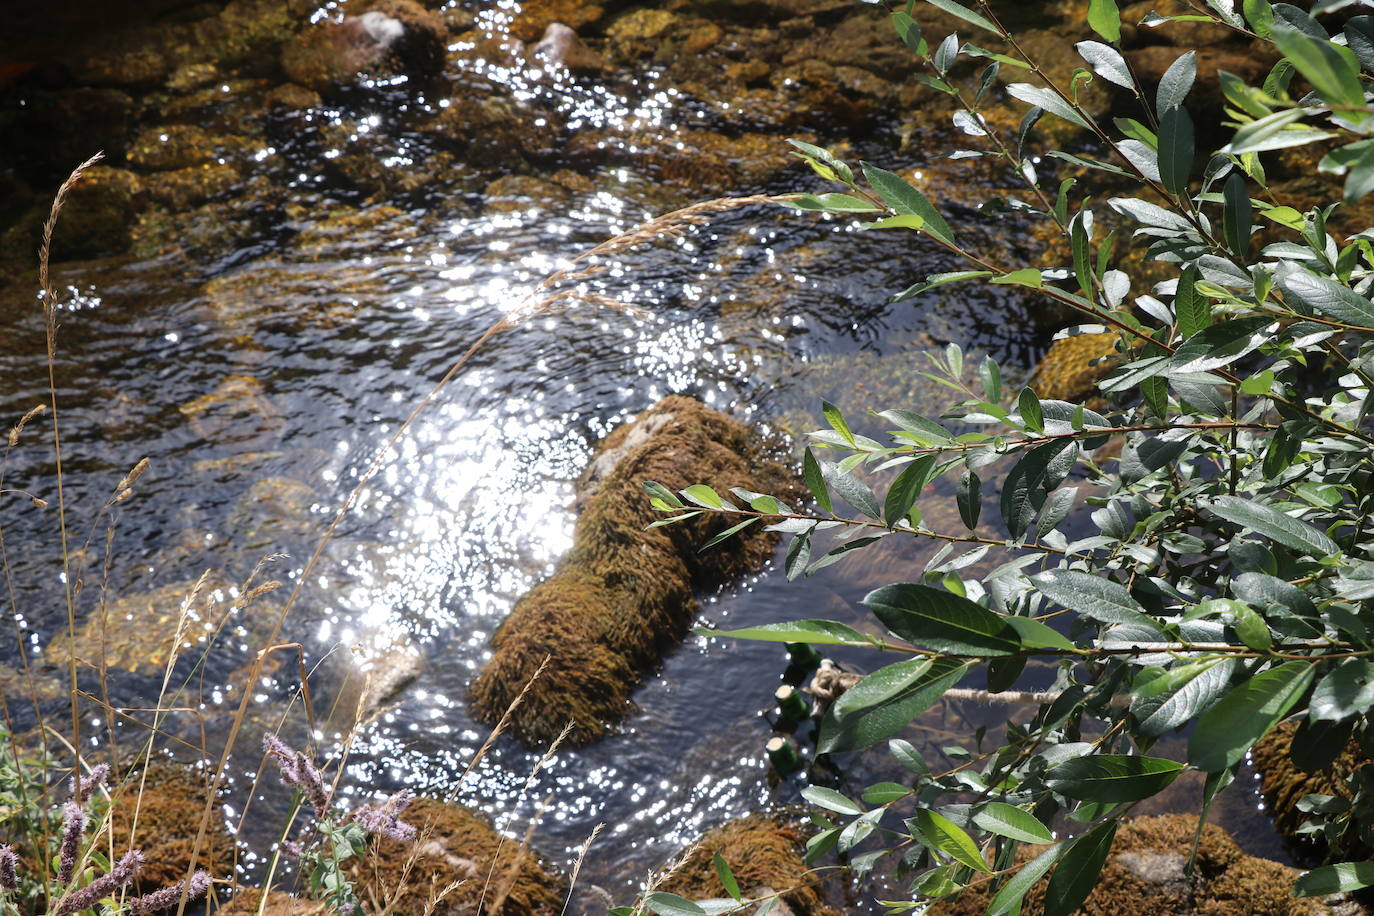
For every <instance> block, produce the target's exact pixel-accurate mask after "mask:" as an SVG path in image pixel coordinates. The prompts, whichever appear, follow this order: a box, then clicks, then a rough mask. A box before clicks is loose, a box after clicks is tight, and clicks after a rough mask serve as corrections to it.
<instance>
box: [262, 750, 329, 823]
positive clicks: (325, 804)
mask: <svg viewBox="0 0 1374 916" xmlns="http://www.w3.org/2000/svg"><path fill="white" fill-rule="evenodd" d="M262 749H263V750H264V751H266V752H267V756H269V757H271V758H272V759H273V760H275V761H276V763H277V766H278V767H280V768H281V778H282V779H283V780H284V781H285V782H286V784H287V785H289V786H294V787H295V788H297V789H299V790H300V792H301V794H302V795H304V796H305V797H306V798H307V799H308V800H309V801H310V804H311V805H313V806H314V808H315V816H316V817H320V818H322V817H324V815H325V812H327V811H328V810H329V791H328V790H327V789H325V787H324V776H322V775H321V774H320V771H319V769H318V768H317V767H316V766H315V764H313V763H311V762H310V758H309V757H306V756H305V754H303V753H301V752H300V751H295V750H292V749H291V748H290V747H289V746H288V745H287V743H286V742H285V741H283V740H281V739H280V738H278V737H277V736H276V735H264V736H263V739H262Z"/></svg>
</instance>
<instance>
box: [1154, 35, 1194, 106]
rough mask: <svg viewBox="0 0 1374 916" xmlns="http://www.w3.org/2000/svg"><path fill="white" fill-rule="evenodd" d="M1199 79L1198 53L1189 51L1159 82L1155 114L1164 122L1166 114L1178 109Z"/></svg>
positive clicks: (1173, 64) (1171, 65)
mask: <svg viewBox="0 0 1374 916" xmlns="http://www.w3.org/2000/svg"><path fill="white" fill-rule="evenodd" d="M1196 79H1197V52H1196V51H1189V52H1187V53H1186V54H1183V55H1182V56H1180V57H1179V58H1178V60H1176V61H1174V62H1173V63H1172V64H1170V65H1169V69H1168V70H1165V71H1164V76H1162V77H1161V78H1160V80H1159V89H1158V91H1157V92H1156V93H1155V113H1156V114H1157V115H1159V117H1160V119H1161V120H1163V118H1164V114H1165V112H1167V111H1169V110H1170V109H1173V108H1178V107H1179V106H1181V105H1182V104H1183V100H1184V99H1186V98H1187V97H1188V93H1189V92H1190V91H1191V90H1192V88H1193V81H1194V80H1196Z"/></svg>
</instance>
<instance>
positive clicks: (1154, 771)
mask: <svg viewBox="0 0 1374 916" xmlns="http://www.w3.org/2000/svg"><path fill="white" fill-rule="evenodd" d="M1183 769H1184V764H1181V763H1179V762H1178V761H1176V760H1165V759H1164V758H1162V757H1132V756H1127V755H1125V754H1094V755H1092V756H1089V757H1072V758H1070V759H1068V760H1066V761H1064V762H1063V763H1061V764H1059V765H1058V766H1055V767H1051V768H1050V769H1049V770H1048V771H1047V772H1046V773H1045V784H1046V785H1048V786H1049V787H1050V788H1051V789H1052V790H1054V791H1055V792H1058V793H1059V794H1060V795H1066V796H1068V797H1069V798H1076V799H1079V800H1081V801H1090V802H1099V803H1102V804H1109V805H1110V804H1118V803H1121V802H1133V801H1139V800H1141V799H1142V798H1149V797H1150V796H1151V795H1155V794H1157V793H1159V792H1162V791H1163V790H1164V789H1166V788H1168V787H1169V785H1170V784H1171V783H1172V782H1173V781H1174V780H1175V779H1177V778H1178V774H1179V773H1181V772H1183Z"/></svg>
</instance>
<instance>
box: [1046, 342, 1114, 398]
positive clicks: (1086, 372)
mask: <svg viewBox="0 0 1374 916" xmlns="http://www.w3.org/2000/svg"><path fill="white" fill-rule="evenodd" d="M1116 341H1117V335H1116V334H1114V333H1108V334H1078V335H1075V336H1073V337H1063V338H1060V339H1059V340H1056V341H1055V342H1054V343H1052V344H1050V348H1049V350H1048V351H1047V352H1046V353H1045V355H1044V357H1043V358H1041V360H1040V364H1039V365H1038V366H1036V367H1035V374H1034V375H1033V376H1032V378H1031V385H1032V386H1033V387H1034V388H1035V393H1036V394H1038V395H1039V396H1040V397H1042V398H1045V399H1047V400H1052V401H1071V402H1075V403H1076V402H1077V401H1078V400H1079V399H1081V398H1084V397H1089V396H1092V395H1095V392H1096V391H1097V383H1098V382H1099V381H1101V379H1102V377H1103V376H1105V375H1106V374H1107V373H1108V372H1110V371H1111V370H1112V369H1114V368H1116V367H1117V365H1119V364H1120V362H1121V354H1120V353H1118V352H1117V349H1116ZM1098 400H1100V398H1099V399H1098Z"/></svg>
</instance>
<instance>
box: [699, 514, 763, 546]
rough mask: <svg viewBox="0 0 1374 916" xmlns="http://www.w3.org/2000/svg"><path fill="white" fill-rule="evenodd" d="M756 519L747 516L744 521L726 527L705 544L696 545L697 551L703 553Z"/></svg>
mask: <svg viewBox="0 0 1374 916" xmlns="http://www.w3.org/2000/svg"><path fill="white" fill-rule="evenodd" d="M757 521H758V519H757V518H747V519H745V520H744V521H742V522H740V523H739V524H738V525H731V526H730V527H729V528H726V529H725V530H724V531H722V532H720V533H719V534H717V535H716V536H715V537H713V538H711V539H710V540H709V541H707V542H706V543H705V544H702V545H701V546H700V547H698V548H697V553H704V552H705V551H707V550H710V549H711V548H712V547H714V546H716V545H717V544H719V543H720V542H721V541H725V540H729V539H730V538H731V537H733V536H734V535H736V534H739V533H740V532H741V531H743V530H744V529H745V528H748V527H749V526H750V525H752V524H754V522H757Z"/></svg>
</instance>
